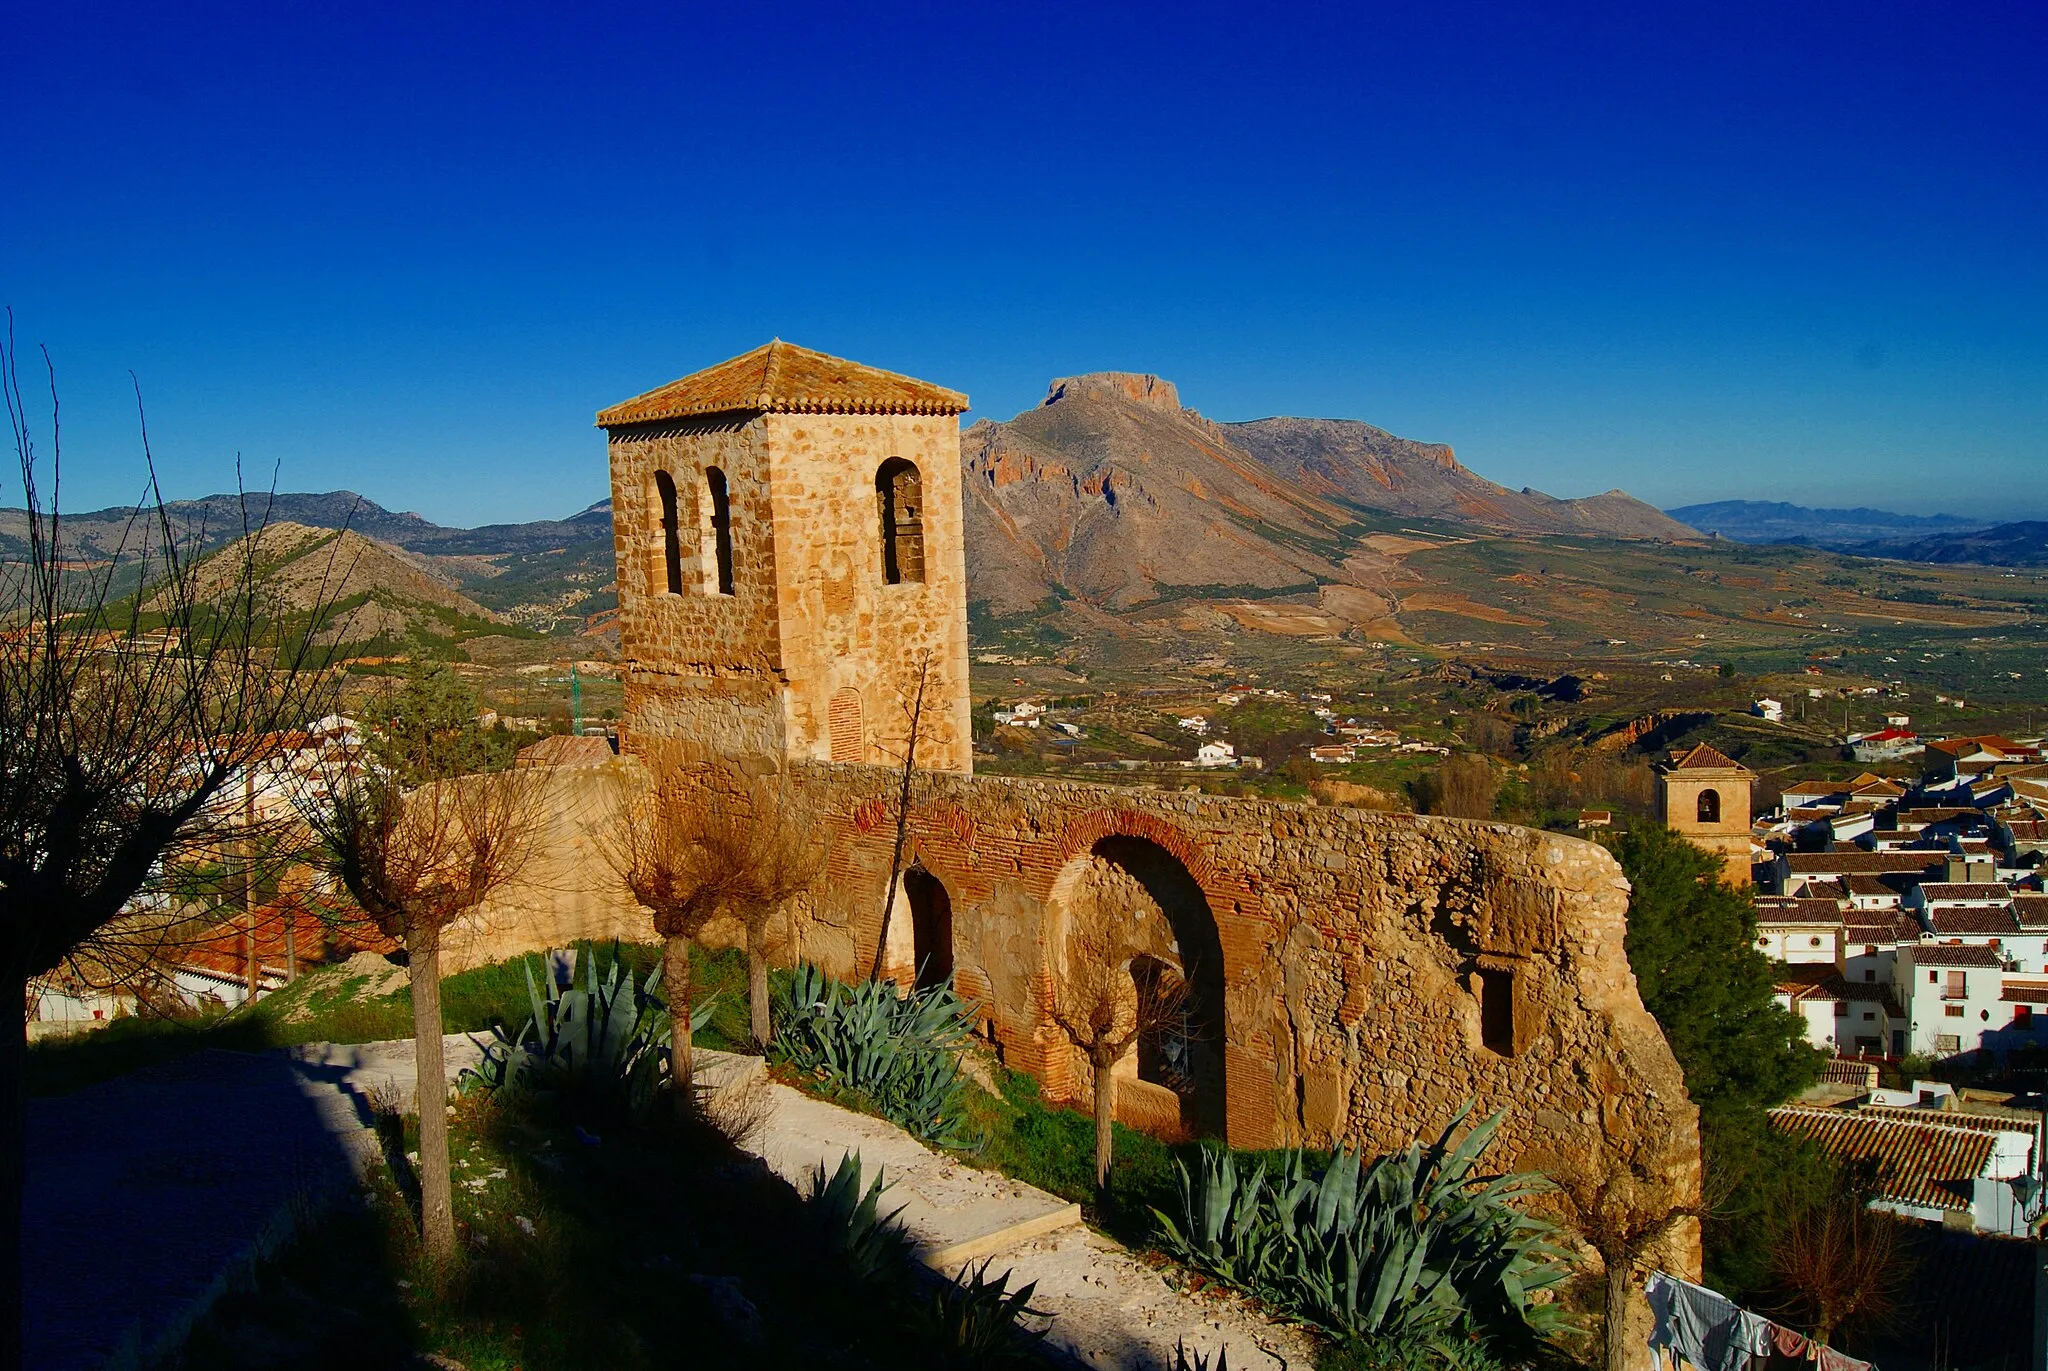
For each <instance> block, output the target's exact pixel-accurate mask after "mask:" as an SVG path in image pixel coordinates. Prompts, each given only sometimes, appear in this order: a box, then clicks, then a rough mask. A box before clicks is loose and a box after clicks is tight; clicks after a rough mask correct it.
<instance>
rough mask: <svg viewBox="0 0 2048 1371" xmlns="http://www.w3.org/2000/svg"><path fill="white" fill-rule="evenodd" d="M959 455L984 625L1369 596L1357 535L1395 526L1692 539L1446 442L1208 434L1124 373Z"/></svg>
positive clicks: (1611, 496)
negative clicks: (1326, 588)
mask: <svg viewBox="0 0 2048 1371" xmlns="http://www.w3.org/2000/svg"><path fill="white" fill-rule="evenodd" d="M961 461H962V464H963V469H964V476H965V482H966V490H967V509H966V518H967V529H968V547H969V549H970V550H969V554H968V559H969V564H968V576H969V579H970V581H971V582H972V583H973V584H972V589H971V594H972V595H973V597H974V598H975V599H976V600H978V601H982V602H985V603H986V604H988V605H989V607H990V608H991V609H993V610H994V611H995V612H997V613H1014V612H1017V611H1021V610H1024V609H1028V608H1030V607H1032V606H1034V605H1037V604H1041V603H1043V602H1045V601H1046V600H1047V599H1048V598H1058V597H1064V596H1071V597H1075V598H1079V599H1082V600H1086V601H1089V602H1092V603H1094V604H1097V605H1101V606H1103V607H1106V608H1117V607H1126V606H1131V605H1136V604H1142V603H1145V602H1147V601H1151V600H1156V599H1159V598H1161V597H1163V596H1171V595H1174V594H1179V593H1188V592H1199V591H1203V590H1207V591H1213V592H1218V593H1222V592H1237V593H1242V592H1245V591H1262V592H1271V591H1275V590H1280V589H1283V588H1289V587H1293V588H1300V589H1303V590H1313V589H1314V588H1315V587H1317V586H1319V585H1330V584H1336V585H1358V586H1368V585H1369V586H1373V587H1374V588H1375V590H1376V591H1384V590H1385V589H1386V588H1387V587H1386V585H1385V584H1384V583H1385V581H1386V574H1385V573H1386V571H1387V564H1386V561H1385V559H1384V558H1383V557H1379V556H1377V555H1376V554H1374V553H1373V552H1372V550H1371V549H1369V548H1368V547H1367V545H1366V544H1365V541H1364V540H1365V539H1366V537H1367V536H1368V535H1370V534H1371V533H1373V532H1375V531H1377V530H1387V531H1390V530H1392V529H1393V527H1394V523H1393V522H1391V521H1399V520H1435V521H1440V522H1445V523H1449V524H1453V525H1456V526H1459V527H1463V528H1470V529H1474V530H1475V531H1487V532H1499V533H1511V534H1556V533H1579V534H1593V535H1597V536H1602V537H1618V538H1666V539H1693V538H1697V537H1698V536H1699V535H1698V534H1697V533H1696V532H1695V531H1694V530H1692V529H1690V528H1688V527H1686V526H1685V525H1683V524H1681V523H1679V522H1677V521H1676V520H1673V519H1670V518H1667V517H1666V516H1665V515H1663V514H1661V513H1659V512H1658V511H1657V510H1655V509H1653V508H1651V507H1650V506H1649V505H1646V504H1643V503H1642V502H1641V501H1638V500H1635V499H1632V498H1631V497H1629V496H1627V495H1625V494H1623V493H1622V492H1620V491H1611V492H1609V493H1608V494H1606V495H1600V496H1594V497H1592V498H1591V499H1586V500H1557V499H1553V498H1552V497H1550V496H1548V495H1544V494H1541V493H1540V492H1537V491H1528V490H1525V491H1521V492H1516V491H1512V490H1509V489H1507V488H1506V487H1504V486H1498V485H1495V484H1494V483H1493V482H1491V481H1487V480H1485V479H1483V478H1481V477H1479V476H1477V475H1475V474H1473V473H1472V472H1470V471H1468V470H1466V469H1465V468H1464V467H1462V466H1460V465H1459V464H1458V462H1457V459H1456V458H1455V457H1454V456H1453V455H1452V453H1451V450H1450V449H1449V448H1448V447H1445V446H1442V445H1441V444H1432V443H1418V442H1413V441H1411V440H1408V439H1405V438H1398V437H1395V436H1394V435H1393V434H1390V433H1387V432H1385V431H1384V430H1381V429H1377V428H1374V427H1372V426H1371V425H1370V424H1363V423H1357V422H1354V421H1349V420H1324V419H1264V420H1259V421H1256V422H1253V423H1245V424H1220V423H1216V422H1213V421H1211V420H1209V419H1206V418H1204V417H1203V416H1202V415H1200V414H1199V413H1197V412H1196V411H1194V410H1192V409H1186V408H1183V407H1182V405H1181V403H1180V396H1179V394H1178V392H1177V391H1176V390H1175V388H1174V386H1173V385H1172V383H1171V382H1168V381H1163V380H1161V379H1160V378H1159V377H1157V376H1150V375H1144V374H1140V373H1133V372H1098V373H1095V374H1092V375H1087V376H1072V377H1063V378H1060V379H1058V380H1055V381H1053V382H1052V384H1051V385H1050V386H1049V387H1048V388H1047V391H1046V397H1045V400H1044V401H1043V402H1042V403H1041V404H1040V405H1038V406H1037V407H1036V408H1035V409H1030V410H1026V411H1025V412H1024V413H1022V414H1019V415H1018V416H1017V417H1016V418H1014V419H1012V420H1010V421H1009V422H1008V423H997V422H994V421H991V420H986V419H984V420H982V421H981V422H979V423H977V424H975V425H974V426H973V427H972V428H970V429H968V430H967V431H966V432H965V433H964V434H962V435H961ZM1375 521H1377V522H1375ZM1384 603H1386V604H1387V605H1389V606H1390V605H1391V601H1390V600H1388V601H1385V602H1384Z"/></svg>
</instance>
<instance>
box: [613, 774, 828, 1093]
mask: <svg viewBox="0 0 2048 1371" xmlns="http://www.w3.org/2000/svg"><path fill="white" fill-rule="evenodd" d="M785 800H786V796H785V794H784V792H783V791H782V790H781V789H780V788H779V787H770V786H768V785H767V784H765V783H757V784H756V785H754V786H753V787H751V788H750V789H749V790H748V791H747V792H746V793H745V794H744V795H743V796H739V797H735V798H734V799H732V800H730V801H728V802H727V803H724V804H716V803H713V802H712V801H711V800H710V799H709V797H708V792H698V793H696V794H695V795H694V796H693V795H692V794H691V793H690V792H688V791H686V790H685V789H684V788H683V787H682V786H681V785H680V784H679V783H678V781H677V780H676V779H675V778H669V779H668V780H667V781H666V782H665V783H664V782H657V783H656V784H655V785H654V786H652V787H650V788H648V789H647V790H645V791H642V792H640V793H637V794H633V793H628V794H625V795H623V796H622V797H621V799H620V802H619V804H618V805H617V807H616V811H615V816H614V819H613V821H612V823H611V824H610V826H609V830H608V832H609V837H608V841H607V842H606V844H605V847H606V851H607V854H608V857H609V859H610V861H611V863H612V866H613V868H614V869H615V870H617V871H618V873H619V875H620V877H621V878H622V879H623V880H624V881H625V883H626V886H627V888H628V889H630V890H631V891H632V892H633V898H634V899H635V900H636V901H638V902H639V904H640V905H641V907H642V908H644V909H646V910H647V911H648V913H649V914H650V915H652V916H653V920H654V926H655V931H656V932H657V933H659V934H661V936H662V940H663V944H664V949H663V959H664V960H663V971H662V978H663V979H664V980H666V981H667V982H668V985H669V1000H670V1019H671V1029H670V1032H671V1033H672V1035H673V1036H672V1038H671V1040H670V1061H671V1070H672V1072H673V1074H674V1077H675V1080H676V1082H677V1086H678V1099H679V1101H681V1100H682V1099H684V1098H686V1097H687V1094H688V1088H689V1081H690V1074H691V1072H690V1055H691V1053H690V1040H689V1018H690V961H689V957H690V951H689V949H690V944H691V943H692V942H693V941H695V940H696V939H697V938H698V937H699V935H700V934H701V933H702V932H703V930H704V927H705V926H706V925H707V924H709V923H710V922H711V921H712V920H713V919H715V918H718V917H721V916H730V917H733V918H736V919H738V920H739V921H740V923H741V925H742V926H743V927H744V928H745V929H746V942H747V999H748V1006H749V1016H750V1026H751V1029H752V1033H753V1037H754V1040H755V1041H756V1042H757V1043H761V1044H764V1045H765V1044H766V1043H767V1041H768V1039H769V1037H770V1036H771V1035H772V1032H773V1025H772V1024H771V1023H770V1020H769V996H768V954H769V952H770V951H772V932H773V928H774V925H775V920H776V919H777V917H778V916H779V915H780V914H781V912H782V911H783V910H784V908H785V907H786V906H787V904H788V902H789V901H790V899H792V898H793V897H794V896H795V895H797V894H798V893H799V892H801V891H802V890H804V889H805V888H807V887H808V886H809V885H810V884H811V882H812V881H813V880H814V879H815V878H816V875H817V869H818V861H817V857H816V854H815V852H814V850H813V848H812V846H811V844H810V843H809V842H808V841H807V839H806V837H805V835H804V834H803V832H802V831H801V830H800V829H799V828H798V827H797V826H796V824H795V823H794V821H793V819H792V818H791V816H790V815H789V813H788V809H787V805H786V803H785ZM679 1107H680V1105H679Z"/></svg>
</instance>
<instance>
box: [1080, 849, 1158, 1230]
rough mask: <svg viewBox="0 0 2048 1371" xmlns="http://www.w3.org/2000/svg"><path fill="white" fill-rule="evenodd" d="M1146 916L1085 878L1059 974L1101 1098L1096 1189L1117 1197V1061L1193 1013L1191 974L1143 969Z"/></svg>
mask: <svg viewBox="0 0 2048 1371" xmlns="http://www.w3.org/2000/svg"><path fill="white" fill-rule="evenodd" d="M1139 923H1140V921H1139V919H1137V918H1136V917H1134V912H1133V911H1131V910H1129V909H1127V908H1125V907H1124V906H1123V905H1122V904H1121V902H1119V901H1118V900H1116V899H1114V898H1113V897H1109V896H1106V895H1105V894H1104V893H1103V892H1101V891H1100V890H1098V889H1096V888H1095V887H1093V886H1090V885H1086V884H1084V885H1083V886H1081V888H1080V889H1078V890H1077V891H1076V892H1075V893H1074V895H1073V896H1072V897H1071V898H1070V899H1069V900H1068V902H1067V918H1066V927H1065V936H1064V938H1063V940H1062V943H1061V947H1060V956H1059V960H1058V964H1057V967H1056V969H1055V971H1054V974H1053V976H1052V1005H1051V1009H1052V1021H1053V1023H1054V1024H1055V1025H1057V1026H1058V1028H1059V1030H1060V1032H1061V1033H1063V1034H1064V1035H1065V1036H1066V1039H1067V1041H1068V1042H1069V1043H1071V1044H1073V1046H1074V1047H1075V1048H1076V1049H1077V1050H1078V1051H1079V1052H1080V1053H1081V1055H1082V1056H1084V1057H1085V1058H1087V1061H1088V1067H1089V1072H1090V1074H1091V1076H1092V1077H1093V1083H1092V1088H1093V1093H1094V1103H1095V1196H1096V1202H1097V1203H1098V1204H1103V1205H1106V1204H1107V1203H1108V1200H1109V1167H1110V1162H1111V1160H1112V1156H1113V1149H1114V1145H1115V1123H1116V1095H1117V1088H1116V1074H1115V1071H1114V1068H1115V1066H1116V1064H1117V1063H1118V1062H1120V1061H1122V1060H1123V1059H1124V1057H1125V1056H1127V1055H1128V1054H1129V1053H1130V1052H1131V1051H1133V1050H1134V1049H1135V1048H1136V1047H1137V1046H1138V1044H1139V1042H1140V1041H1141V1040H1143V1039H1145V1038H1148V1037H1151V1036H1153V1035H1156V1034H1161V1033H1164V1032H1169V1031H1173V1030H1175V1029H1177V1028H1179V1027H1180V1026H1181V1024H1182V1020H1183V1019H1184V1017H1185V1015H1186V1009H1187V981H1186V979H1185V978H1184V977H1183V975H1182V974H1181V973H1180V970H1179V969H1178V968H1174V967H1171V966H1166V965H1163V964H1162V965H1161V966H1159V967H1158V968H1156V971H1155V974H1145V975H1140V974H1136V973H1137V970H1138V969H1137V967H1136V966H1135V965H1134V963H1135V962H1137V961H1138V959H1139V958H1142V957H1147V956H1149V952H1148V946H1147V945H1146V944H1145V943H1144V942H1142V941H1141V940H1140V939H1139V938H1138V937H1137V936H1136V933H1137V930H1138V928H1139Z"/></svg>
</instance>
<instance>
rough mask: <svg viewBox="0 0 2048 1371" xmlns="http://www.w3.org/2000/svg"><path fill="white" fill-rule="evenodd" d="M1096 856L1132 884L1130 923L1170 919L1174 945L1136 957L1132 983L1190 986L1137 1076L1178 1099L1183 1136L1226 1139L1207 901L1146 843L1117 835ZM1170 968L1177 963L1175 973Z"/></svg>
mask: <svg viewBox="0 0 2048 1371" xmlns="http://www.w3.org/2000/svg"><path fill="white" fill-rule="evenodd" d="M1091 855H1093V856H1094V857H1095V858H1097V859H1098V861H1099V863H1100V864H1101V866H1100V867H1099V868H1098V869H1099V870H1103V871H1104V874H1105V875H1106V876H1107V877H1108V878H1109V879H1110V880H1111V881H1115V880H1116V878H1117V877H1118V876H1121V877H1124V878H1127V879H1128V882H1129V884H1128V885H1127V886H1125V888H1126V889H1127V890H1129V897H1130V899H1131V901H1132V903H1133V904H1134V905H1136V906H1138V907H1136V908H1133V909H1132V910H1131V916H1132V917H1133V918H1135V919H1143V918H1146V917H1147V916H1149V915H1152V913H1153V911H1154V910H1156V911H1157V914H1158V915H1159V916H1163V918H1164V920H1165V923H1166V932H1167V934H1168V935H1169V936H1170V938H1171V942H1170V944H1169V945H1168V946H1167V947H1164V948H1161V949H1160V952H1162V953H1164V954H1165V955H1164V956H1151V955H1147V956H1140V957H1134V958H1133V959H1132V961H1131V976H1132V978H1133V980H1136V979H1137V978H1138V977H1141V976H1160V975H1173V974H1178V975H1179V976H1180V977H1181V978H1182V979H1183V980H1184V981H1185V982H1186V989H1185V993H1184V994H1183V996H1182V997H1181V1000H1180V1008H1179V1010H1178V1012H1177V1013H1176V1015H1175V1020H1176V1021H1175V1022H1174V1023H1172V1024H1170V1025H1166V1026H1164V1029H1163V1031H1161V1032H1159V1033H1157V1034H1155V1035H1153V1041H1152V1042H1151V1043H1149V1044H1147V1043H1145V1042H1143V1041H1142V1040H1141V1041H1140V1043H1139V1046H1138V1063H1137V1066H1138V1078H1139V1079H1140V1080H1143V1081H1149V1082H1151V1083H1153V1084H1156V1085H1162V1086H1165V1087H1167V1088H1168V1089H1170V1090H1172V1091H1173V1092H1174V1093H1175V1094H1176V1095H1178V1096H1179V1097H1180V1116H1181V1127H1182V1129H1183V1130H1184V1131H1185V1132H1187V1133H1189V1134H1190V1135H1193V1136H1196V1137H1221V1136H1222V1135H1223V1125H1224V1100H1225V1095H1224V1067H1223V1038H1224V1032H1223V1030H1224V1020H1223V943H1222V940H1221V938H1219V937H1218V935H1217V931H1216V916H1215V915H1214V914H1213V913H1212V912H1211V911H1210V909H1209V900H1208V897H1207V896H1205V895H1204V894H1202V887H1201V886H1199V885H1197V884H1196V883H1195V878H1194V876H1193V875H1191V874H1190V873H1189V871H1188V869H1187V867H1186V866H1184V865H1182V863H1181V860H1180V859H1179V858H1178V857H1176V856H1174V855H1173V854H1172V853H1171V852H1168V851H1167V850H1166V849H1165V848H1163V847H1161V846H1160V845H1159V844H1157V843H1155V842H1151V841H1150V840H1148V839H1145V838H1133V837H1128V836H1125V835H1123V834H1113V835H1111V836H1110V837H1107V838H1104V839H1102V840H1101V841H1099V842H1097V843H1096V844H1095V846H1094V848H1093V849H1092V850H1091ZM1117 884H1123V883H1122V882H1117ZM1148 906H1149V907H1148ZM1169 958H1170V959H1171V960H1169ZM1173 962H1178V963H1179V966H1180V970H1179V972H1178V973H1175V972H1174V969H1173ZM1139 988H1140V989H1144V988H1147V987H1145V986H1143V985H1140V987H1139Z"/></svg>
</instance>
